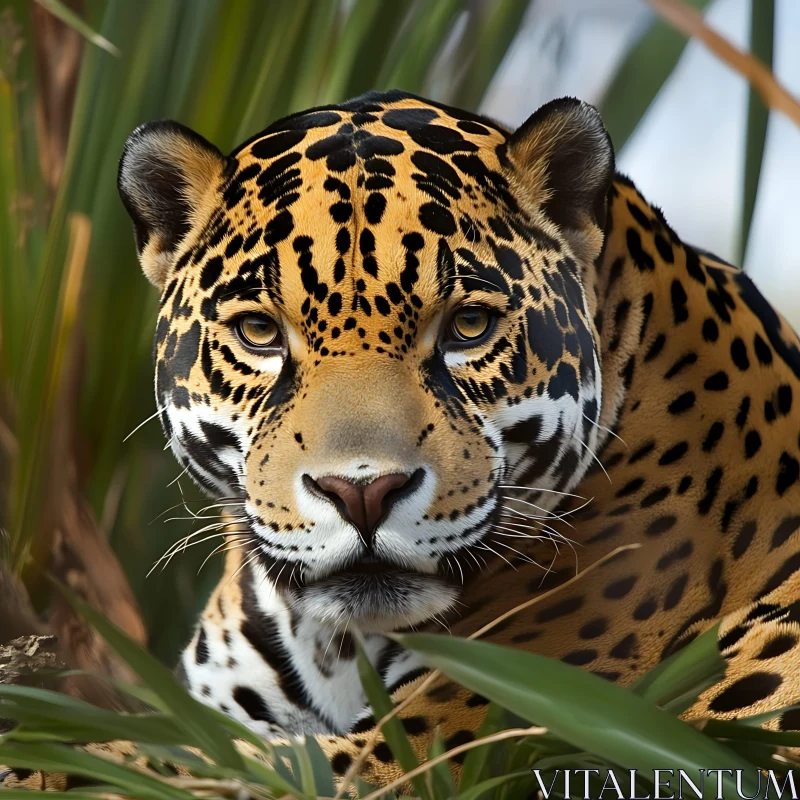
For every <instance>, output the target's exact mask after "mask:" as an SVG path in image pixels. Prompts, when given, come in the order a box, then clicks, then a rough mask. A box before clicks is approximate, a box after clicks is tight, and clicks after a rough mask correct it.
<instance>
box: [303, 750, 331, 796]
mask: <svg viewBox="0 0 800 800" xmlns="http://www.w3.org/2000/svg"><path fill="white" fill-rule="evenodd" d="M305 750H306V753H307V755H308V758H309V761H310V762H311V768H312V770H313V772H314V783H315V784H316V787H317V792H318V793H319V794H321V795H322V796H324V797H333V796H334V795H335V794H336V786H335V784H334V779H333V770H332V769H331V762H330V761H328V759H327V757H326V756H325V753H323V752H322V748H321V747H320V746H319V742H317V740H316V739H315V738H313V737H311V736H307V737H306V740H305Z"/></svg>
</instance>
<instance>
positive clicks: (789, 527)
mask: <svg viewBox="0 0 800 800" xmlns="http://www.w3.org/2000/svg"><path fill="white" fill-rule="evenodd" d="M798 528H800V517H796V516H795V517H787V518H786V519H785V520H783V522H781V524H780V525H778V527H777V528H775V531H774V532H773V534H772V544H771V545H770V549H771V550H774V549H775V548H776V547H780V546H781V545H782V544H783V543H784V542H786V540H787V539H788V538H789V537H790V536H791V535H792V534H793V533H794V532H795V531H796V530H797V529H798Z"/></svg>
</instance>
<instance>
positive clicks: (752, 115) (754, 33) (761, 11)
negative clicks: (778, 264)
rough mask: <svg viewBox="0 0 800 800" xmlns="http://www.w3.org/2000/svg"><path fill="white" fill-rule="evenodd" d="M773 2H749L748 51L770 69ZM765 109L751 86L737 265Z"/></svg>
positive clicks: (749, 216)
mask: <svg viewBox="0 0 800 800" xmlns="http://www.w3.org/2000/svg"><path fill="white" fill-rule="evenodd" d="M774 34H775V0H750V52H751V53H752V54H753V55H754V56H755V57H756V58H758V59H759V60H761V61H763V62H764V63H765V64H766V65H767V66H768V67H769V68H770V69H772V51H773V46H774V41H773V40H774ZM768 122H769V109H768V108H767V107H766V105H764V101H763V100H762V99H761V97H759V95H758V92H756V91H755V90H754V89H753V87H752V86H751V87H749V90H748V94H747V134H746V138H745V153H744V191H743V203H742V220H741V227H740V231H741V234H740V240H739V263H744V257H745V255H746V251H747V239H748V237H749V236H750V225H751V224H752V221H753V211H754V210H755V207H756V196H757V194H758V181H759V178H760V176H761V163H762V161H763V158H764V145H765V143H766V140H767V123H768Z"/></svg>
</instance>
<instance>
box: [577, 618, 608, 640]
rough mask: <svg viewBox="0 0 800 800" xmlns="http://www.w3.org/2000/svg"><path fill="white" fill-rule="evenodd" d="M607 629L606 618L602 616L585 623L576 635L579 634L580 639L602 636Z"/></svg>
mask: <svg viewBox="0 0 800 800" xmlns="http://www.w3.org/2000/svg"><path fill="white" fill-rule="evenodd" d="M607 630H608V620H606V619H604V618H603V617H598V618H597V619H593V620H591V621H590V622H587V623H585V624H584V625H583V626H582V627H581V629H580V631H579V632H578V636H580V637H581V639H596V638H597V637H598V636H602V635H603V634H604V633H605V632H606V631H607Z"/></svg>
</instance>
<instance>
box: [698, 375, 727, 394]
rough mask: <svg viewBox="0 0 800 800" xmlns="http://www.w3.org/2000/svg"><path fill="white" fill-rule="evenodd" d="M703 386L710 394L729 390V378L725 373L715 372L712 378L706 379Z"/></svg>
mask: <svg viewBox="0 0 800 800" xmlns="http://www.w3.org/2000/svg"><path fill="white" fill-rule="evenodd" d="M703 386H704V387H705V388H706V389H707V390H708V391H709V392H722V391H725V389H727V388H728V376H727V374H726V373H725V372H722V371H720V372H715V373H714V374H713V375H711V376H710V377H708V378H706V382H705V383H704V384H703Z"/></svg>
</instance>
